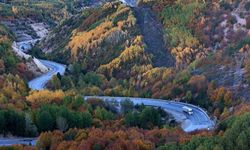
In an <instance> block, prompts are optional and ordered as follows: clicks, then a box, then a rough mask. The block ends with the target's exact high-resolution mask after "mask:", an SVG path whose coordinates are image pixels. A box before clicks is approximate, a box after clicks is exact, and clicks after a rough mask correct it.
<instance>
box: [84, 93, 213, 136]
mask: <svg viewBox="0 0 250 150" xmlns="http://www.w3.org/2000/svg"><path fill="white" fill-rule="evenodd" d="M84 98H85V99H88V98H98V99H103V100H107V101H111V100H115V101H117V102H120V101H122V100H125V99H129V100H131V101H132V102H133V103H134V104H144V105H146V106H153V107H161V108H162V109H164V110H165V111H166V112H168V113H170V114H171V115H172V116H173V117H174V118H175V119H176V121H177V122H179V123H181V128H182V129H183V130H184V131H185V132H192V131H195V130H204V129H205V130H212V129H213V128H214V125H215V124H214V122H213V121H212V120H211V119H210V117H209V116H208V115H207V113H206V111H204V110H203V109H201V108H200V107H197V106H194V105H191V104H186V103H181V102H175V101H167V100H162V99H152V98H132V97H108V96H85V97H84ZM183 106H188V107H189V108H192V110H193V114H192V115H188V114H187V113H185V112H183V109H182V107H183Z"/></svg>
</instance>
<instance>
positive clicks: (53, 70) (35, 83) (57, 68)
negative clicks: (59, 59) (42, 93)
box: [28, 59, 65, 90]
mask: <svg viewBox="0 0 250 150" xmlns="http://www.w3.org/2000/svg"><path fill="white" fill-rule="evenodd" d="M39 61H40V62H41V63H42V64H43V65H45V66H46V67H47V68H49V71H48V72H46V73H44V74H42V75H41V76H39V77H37V78H35V79H33V80H31V81H29V83H28V85H29V88H30V89H32V90H42V89H44V87H45V85H46V84H47V83H48V81H49V80H50V79H51V78H52V77H53V76H54V75H56V74H57V73H60V74H61V75H63V74H64V72H65V65H62V64H59V63H56V62H53V61H48V60H41V59H39Z"/></svg>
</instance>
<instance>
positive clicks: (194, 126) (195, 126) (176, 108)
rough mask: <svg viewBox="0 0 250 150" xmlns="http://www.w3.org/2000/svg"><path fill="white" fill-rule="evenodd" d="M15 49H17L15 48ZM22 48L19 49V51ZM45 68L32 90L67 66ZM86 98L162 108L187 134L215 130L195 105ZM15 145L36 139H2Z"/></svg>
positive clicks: (127, 0) (129, 2)
mask: <svg viewBox="0 0 250 150" xmlns="http://www.w3.org/2000/svg"><path fill="white" fill-rule="evenodd" d="M120 1H122V2H123V3H125V4H127V5H129V6H131V7H135V6H136V1H135V0H120ZM25 42H26V43H27V44H28V43H30V41H22V45H23V44H25ZM14 48H15V47H14ZM20 49H21V48H20V47H19V50H20ZM38 60H39V61H40V62H41V63H42V64H43V65H44V66H46V67H47V68H49V71H47V72H46V73H44V74H42V75H41V76H39V77H37V78H35V79H33V80H31V81H29V83H28V85H29V87H30V88H31V89H32V90H42V89H44V88H45V86H46V84H47V83H48V81H49V80H50V79H51V78H52V77H53V75H56V74H57V73H60V74H61V75H63V74H64V73H65V68H66V66H65V65H63V64H59V63H56V62H52V61H48V60H40V59H38ZM86 98H100V99H103V100H108V101H111V100H116V101H118V102H120V101H122V100H125V99H130V100H131V101H132V102H133V103H134V104H144V105H147V106H153V107H161V108H162V109H164V110H165V111H166V112H168V113H170V114H171V115H172V116H173V117H174V118H175V119H176V121H177V122H179V123H181V127H182V129H183V130H184V131H185V132H191V131H195V130H202V129H206V130H211V129H213V128H214V122H213V121H212V120H211V119H210V117H209V116H208V115H207V113H206V112H205V111H204V110H203V109H201V108H199V107H197V106H194V105H191V104H186V103H180V102H175V101H166V100H162V99H151V98H132V97H107V96H85V99H86ZM183 106H188V107H190V108H192V110H193V114H192V115H188V114H187V113H185V112H183V110H182V107H183ZM14 144H25V145H35V144H36V138H0V146H10V145H14Z"/></svg>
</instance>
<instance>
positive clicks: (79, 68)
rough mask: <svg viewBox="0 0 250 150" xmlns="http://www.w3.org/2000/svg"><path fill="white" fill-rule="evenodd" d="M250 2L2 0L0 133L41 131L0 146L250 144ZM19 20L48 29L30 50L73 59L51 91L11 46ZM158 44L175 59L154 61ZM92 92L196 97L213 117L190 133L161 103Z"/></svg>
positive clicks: (187, 148) (217, 149) (201, 149)
mask: <svg viewBox="0 0 250 150" xmlns="http://www.w3.org/2000/svg"><path fill="white" fill-rule="evenodd" d="M249 10H250V3H249V2H247V1H244V0H242V1H240V0H236V1H230V0H222V1H203V0H185V1H182V0H176V1H175V0H138V1H137V6H136V7H130V6H128V5H125V4H123V3H122V2H120V1H109V2H106V0H103V1H101V0H100V1H98V0H97V1H91V0H74V1H71V0H49V1H47V0H46V1H45V0H21V1H19V0H2V1H1V0H0V137H35V138H37V142H36V145H35V146H31V145H13V146H7V147H0V150H9V149H14V150H22V149H27V150H33V149H39V150H49V149H50V150H54V149H55V150H64V149H65V150H66V149H84V150H106V149H115V150H116V149H121V150H123V149H126V150H130V149H131V150H137V149H138V150H151V149H157V150H194V149H196V150H235V149H242V150H248V149H249V147H250V145H249V138H250V121H249V120H250V119H249V117H250V114H249V112H250V105H249V98H250V95H249V94H248V93H249V81H250V57H249V56H250V55H249V54H250V47H249V45H250V34H249V33H250V32H249V29H250V28H249V26H250V19H249V18H250V17H249V16H250V13H249V12H248V11H249ZM140 17H142V18H143V17H144V18H143V19H144V20H143V19H142V18H140ZM147 19H148V20H147ZM19 20H25V21H26V20H32V21H33V22H43V23H45V24H47V25H48V28H49V30H50V31H49V33H48V36H46V37H45V38H43V39H41V41H39V42H38V43H37V44H35V45H34V47H32V49H31V50H30V51H29V52H28V54H31V55H32V56H35V57H37V58H40V59H47V60H51V61H55V62H59V63H62V64H65V65H66V72H65V74H64V75H62V74H60V73H57V74H55V75H54V76H53V77H52V78H51V80H50V81H49V82H48V83H47V84H46V85H45V86H46V89H44V90H32V89H30V88H29V86H28V83H29V81H30V80H31V79H34V78H35V77H37V76H38V75H37V74H35V73H34V72H32V70H30V69H29V67H28V66H27V64H29V62H30V60H25V59H23V58H20V57H18V56H17V55H16V53H15V52H14V51H13V50H12V48H13V42H14V41H16V40H17V39H18V37H17V35H16V33H15V32H13V31H12V30H10V28H9V27H8V25H6V21H7V22H15V21H19ZM141 20H143V21H144V23H145V22H146V23H148V22H147V21H150V20H151V21H152V22H153V23H155V24H156V23H157V25H155V26H153V27H151V24H150V23H148V24H149V26H146V27H144V24H143V21H142V22H141ZM242 20H243V21H242ZM147 27H150V28H151V29H155V28H157V30H155V31H157V32H158V33H157V34H154V35H157V36H161V37H162V39H163V40H162V41H160V40H159V41H160V42H162V43H158V42H152V43H150V42H148V39H151V38H150V37H147V36H148V35H147V34H145V31H147V30H146V29H145V28H147ZM159 28H160V29H159ZM152 36H153V34H152ZM150 44H153V45H150ZM154 44H155V45H154ZM157 44H163V46H164V48H163V49H164V52H165V53H166V54H164V55H163V56H168V55H171V56H170V57H171V58H173V60H174V63H173V64H172V63H169V64H170V66H166V65H156V64H157V61H156V58H161V59H162V57H161V56H160V55H161V53H162V52H163V51H161V50H158V51H157V50H155V51H157V52H154V51H153V52H152V50H151V49H150V48H154V47H157V46H159V45H157ZM158 52H159V53H158ZM170 57H169V58H170ZM166 61H167V60H166ZM91 95H93V96H122V97H140V98H156V99H164V100H175V101H178V102H183V103H190V104H193V105H196V106H199V107H200V108H202V109H204V110H205V111H206V112H207V113H208V114H209V117H211V118H212V119H213V121H215V123H216V125H215V127H214V129H213V130H211V131H208V130H199V131H193V132H189V133H187V132H184V131H183V130H182V128H181V124H180V123H179V122H177V121H176V120H175V119H173V116H172V115H171V114H170V113H168V111H165V110H164V109H162V108H160V107H158V108H156V107H151V106H145V105H143V104H142V105H137V104H134V103H133V102H132V101H131V100H130V99H129V98H128V99H126V100H124V101H121V102H117V101H107V100H106V101H105V100H101V99H98V98H84V96H91Z"/></svg>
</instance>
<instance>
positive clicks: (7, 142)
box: [0, 138, 37, 147]
mask: <svg viewBox="0 0 250 150" xmlns="http://www.w3.org/2000/svg"><path fill="white" fill-rule="evenodd" d="M36 140H37V139H36V138H0V147H1V146H11V145H16V144H24V145H31V146H34V145H36Z"/></svg>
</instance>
